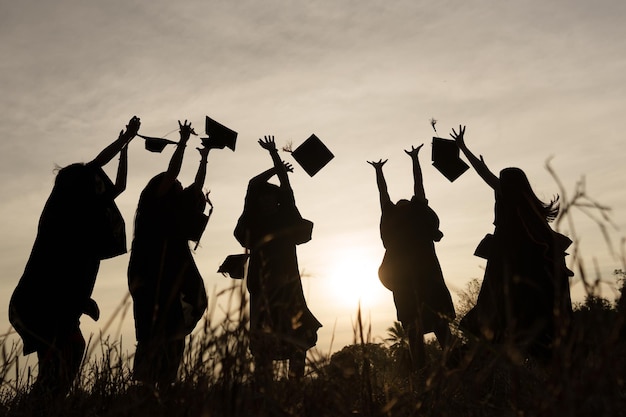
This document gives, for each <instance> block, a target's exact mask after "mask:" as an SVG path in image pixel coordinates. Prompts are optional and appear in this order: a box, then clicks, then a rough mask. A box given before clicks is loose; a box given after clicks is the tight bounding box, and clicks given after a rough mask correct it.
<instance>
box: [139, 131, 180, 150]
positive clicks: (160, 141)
mask: <svg viewBox="0 0 626 417" xmlns="http://www.w3.org/2000/svg"><path fill="white" fill-rule="evenodd" d="M137 136H139V137H140V138H143V139H145V140H146V149H147V150H149V151H150V152H159V153H160V152H162V151H163V149H165V147H166V146H167V145H170V144H172V145H176V144H177V143H178V142H174V141H173V140H169V139H164V138H153V137H151V136H143V135H140V134H137Z"/></svg>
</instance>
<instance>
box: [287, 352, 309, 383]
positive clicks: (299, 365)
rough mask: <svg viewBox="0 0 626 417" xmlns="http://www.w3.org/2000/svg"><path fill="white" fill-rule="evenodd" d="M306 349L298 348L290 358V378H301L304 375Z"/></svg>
mask: <svg viewBox="0 0 626 417" xmlns="http://www.w3.org/2000/svg"><path fill="white" fill-rule="evenodd" d="M305 363H306V351H304V350H300V349H298V350H296V351H295V352H294V353H293V355H292V356H291V358H289V379H293V380H296V381H297V380H300V379H301V378H302V377H303V376H304V367H305Z"/></svg>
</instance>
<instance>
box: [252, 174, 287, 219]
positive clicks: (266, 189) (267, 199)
mask: <svg viewBox="0 0 626 417" xmlns="http://www.w3.org/2000/svg"><path fill="white" fill-rule="evenodd" d="M279 194H280V187H278V186H277V185H275V184H271V183H269V182H264V183H261V184H258V185H255V186H254V187H253V188H252V189H250V190H249V192H248V196H247V198H246V204H247V205H249V206H248V209H250V210H252V211H253V212H256V213H257V214H259V215H262V216H269V215H272V214H275V213H276V212H277V211H278V209H279V207H280V196H279Z"/></svg>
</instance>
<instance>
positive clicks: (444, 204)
mask: <svg viewBox="0 0 626 417" xmlns="http://www.w3.org/2000/svg"><path fill="white" fill-rule="evenodd" d="M625 15H626V3H624V2H622V1H619V0H600V1H597V2H587V1H582V0H574V1H565V0H556V1H552V2H544V1H538V0H520V1H516V2H503V1H487V0H468V1H463V2H460V1H445V0H444V1H438V2H424V1H416V0H410V1H403V0H399V1H393V2H382V1H372V0H359V1H350V0H346V1H343V0H340V1H337V0H333V1H330V0H321V1H316V0H309V1H306V2H297V1H287V0H266V1H263V2H256V1H214V0H211V1H187V0H182V1H178V2H170V1H164V0H155V1H152V2H150V3H148V2H140V1H131V0H124V1H120V0H112V1H107V2H97V1H93V0H92V1H72V0H59V1H55V2H39V1H33V0H22V1H20V2H9V1H3V2H2V3H0V39H1V41H0V54H1V55H2V57H3V58H2V60H1V61H0V86H1V89H0V91H1V92H2V98H1V99H0V137H1V138H2V140H1V141H0V194H1V195H2V196H3V198H2V199H1V200H0V224H1V230H2V234H1V235H0V271H2V275H1V276H0V331H2V332H3V331H4V330H7V331H8V330H9V329H10V325H9V323H8V319H7V307H8V302H9V299H10V295H11V293H12V291H13V289H14V288H15V286H16V284H17V282H18V280H19V278H20V276H21V274H22V272H23V269H24V266H25V264H26V260H27V259H28V256H29V253H30V250H31V247H32V243H33V241H34V238H35V235H36V228H37V222H38V219H39V215H40V213H41V210H42V208H43V205H44V203H45V201H46V199H47V197H48V195H49V193H50V190H51V189H52V184H53V181H54V169H55V167H56V166H65V165H68V164H70V163H73V162H79V161H82V162H86V161H89V160H91V159H92V158H94V157H95V156H96V155H97V154H98V152H99V151H100V150H101V149H103V148H104V147H105V146H106V145H108V144H109V143H110V142H111V141H113V140H114V139H115V138H116V137H117V135H118V133H119V131H120V130H121V129H123V128H124V126H125V125H126V123H127V122H128V120H129V119H130V118H131V117H132V116H133V115H137V116H138V117H140V118H141V129H140V133H141V134H144V135H149V136H163V135H166V137H167V138H169V139H173V140H176V139H177V133H176V129H177V127H178V123H177V120H181V121H183V120H185V119H186V120H189V121H191V122H192V124H193V126H195V127H196V129H197V130H198V131H200V130H202V127H203V125H204V117H205V115H209V116H211V117H212V118H214V119H216V120H218V121H220V122H222V123H223V124H225V125H227V126H229V127H230V128H232V129H234V130H236V131H237V132H238V134H239V136H238V139H237V147H236V151H235V152H231V151H230V150H228V149H225V150H219V151H212V152H211V154H210V155H209V164H208V171H207V180H206V188H207V189H208V190H210V191H211V199H212V201H213V203H214V205H215V210H214V213H213V216H212V217H211V220H210V222H209V224H208V226H207V229H206V231H205V233H204V236H203V238H202V241H201V244H200V247H199V248H198V249H197V250H196V252H195V255H194V256H195V260H196V263H197V264H198V267H199V269H200V271H201V273H202V276H203V278H204V281H205V286H206V288H207V291H208V293H209V297H210V303H211V307H212V308H213V309H214V310H215V311H217V312H218V313H217V314H219V312H220V311H221V309H224V308H225V306H226V305H227V303H226V301H224V300H223V298H224V297H221V298H220V297H219V296H215V295H214V294H216V293H218V292H219V291H221V290H223V289H225V288H229V287H230V286H232V285H238V284H240V281H234V280H231V279H230V278H227V277H224V276H222V275H221V274H219V273H217V272H216V271H217V268H218V267H219V265H220V264H221V262H222V260H223V259H224V258H225V257H226V256H227V255H229V254H234V253H241V252H242V251H243V250H242V248H241V247H240V246H239V244H238V243H237V241H236V240H235V239H234V237H233V234H232V232H233V229H234V226H235V224H236V221H237V218H238V217H239V215H240V213H241V210H242V208H243V199H244V196H245V191H246V187H247V182H248V180H249V179H250V178H252V177H253V176H255V175H256V174H258V173H260V172H262V171H264V170H265V169H267V168H269V167H270V166H271V160H270V157H269V155H268V154H267V152H266V151H264V150H263V149H261V148H260V146H259V145H258V143H257V140H258V139H259V138H261V137H263V136H264V135H274V136H275V138H276V142H277V144H278V145H279V146H287V145H289V144H291V145H293V146H294V147H295V146H297V145H299V144H300V143H302V142H303V141H304V140H305V139H306V138H308V137H309V136H310V135H311V134H313V133H315V134H316V135H317V136H318V137H319V138H320V139H321V140H322V141H323V142H324V143H325V144H326V145H327V146H328V147H329V148H330V150H331V151H332V152H333V153H334V155H335V158H334V159H333V160H332V161H331V162H330V163H329V164H328V165H327V166H326V167H325V168H323V169H322V170H321V171H320V172H319V173H318V174H317V175H315V176H314V177H309V176H308V175H307V174H306V173H305V172H304V171H303V170H302V169H301V168H300V167H299V166H297V164H296V163H295V162H294V161H293V159H292V158H291V155H289V154H288V153H281V157H282V158H284V159H285V161H288V162H291V163H293V164H294V165H295V172H294V173H293V174H290V175H291V182H292V186H293V189H294V192H295V196H296V201H297V205H298V207H299V209H300V212H301V213H302V215H303V216H304V217H305V218H307V219H310V220H311V221H313V222H314V223H315V227H314V232H313V239H312V240H311V242H309V243H307V244H304V245H301V246H299V247H298V259H299V264H300V267H301V269H302V271H303V278H302V281H303V287H304V290H305V296H306V298H307V302H308V305H309V308H310V309H311V311H312V312H313V313H314V314H315V315H316V316H317V317H318V319H319V320H320V321H321V322H322V323H323V325H324V327H323V328H321V329H320V332H319V342H318V346H317V347H318V349H319V351H320V352H326V353H328V352H330V351H334V350H337V349H340V348H341V347H342V346H344V345H346V344H349V343H351V342H352V339H353V334H354V333H353V324H354V322H355V320H356V312H357V308H358V305H359V303H360V305H361V309H362V312H363V316H364V321H365V322H366V323H367V325H368V326H371V335H372V340H373V341H375V342H381V341H382V340H383V339H384V338H385V337H386V329H387V328H388V327H390V326H391V325H392V324H393V321H394V320H395V318H396V316H395V308H394V305H393V300H392V295H391V292H389V291H387V290H386V289H385V288H384V287H383V286H382V285H381V284H380V282H379V281H378V277H377V268H378V266H379V264H380V261H381V260H382V256H383V253H384V248H383V247H382V243H381V241H380V236H379V229H378V226H379V219H380V207H379V201H378V192H377V188H376V182H375V174H374V170H373V168H372V167H371V166H370V165H368V164H367V162H366V161H368V160H370V161H371V160H378V159H388V162H387V164H386V165H385V167H384V169H385V176H386V179H387V183H388V185H389V192H390V195H391V198H392V200H394V201H396V200H398V199H400V198H410V197H411V194H412V189H413V188H412V187H413V185H412V174H411V160H410V158H409V157H408V156H406V154H405V153H404V152H403V150H404V149H410V148H411V146H417V145H419V144H421V143H424V144H425V145H424V148H423V149H422V152H421V154H420V156H421V162H422V169H423V175H424V187H425V189H426V195H427V198H428V199H429V204H430V205H431V207H432V208H433V209H434V210H435V211H436V212H437V214H438V215H439V218H440V220H441V230H442V232H443V233H444V238H443V239H442V241H441V242H439V243H437V244H436V250H437V254H438V257H439V260H440V262H441V265H442V269H443V273H444V277H445V280H446V283H447V285H448V288H449V289H450V292H451V293H452V295H453V298H454V300H455V302H456V301H457V298H456V294H457V292H458V291H460V290H463V289H464V288H465V286H466V285H467V283H468V281H469V280H470V279H472V278H482V274H483V268H484V261H483V260H481V259H479V258H477V257H475V256H473V252H474V249H475V247H476V245H477V244H478V242H479V241H480V240H481V238H482V237H483V236H484V235H485V234H486V233H489V232H491V231H492V229H493V224H492V222H493V194H492V192H491V191H490V189H489V187H488V186H487V185H486V184H484V183H483V182H482V180H481V179H480V178H479V177H478V175H477V174H476V173H475V172H474V171H472V170H470V171H467V172H466V173H465V174H464V175H463V176H461V177H460V178H459V179H458V180H456V181H455V182H452V183H451V182H449V181H448V180H447V179H445V178H444V177H443V176H442V175H441V174H440V173H439V172H438V171H437V170H436V169H435V168H434V167H432V165H431V164H430V143H431V138H432V137H433V136H435V135H437V136H442V137H449V133H450V131H451V129H452V128H456V127H458V126H459V124H463V125H466V126H467V131H466V142H467V145H468V146H469V148H470V149H471V150H473V151H474V152H475V153H476V154H482V155H483V156H484V158H485V161H486V163H487V164H488V166H489V167H490V168H491V170H492V171H493V172H496V173H497V172H499V170H500V169H502V168H505V167H508V166H518V167H520V168H522V169H523V170H524V171H525V172H526V173H527V175H528V177H529V179H530V181H531V184H532V186H533V188H534V190H535V191H536V193H537V194H538V196H539V197H540V198H542V199H544V200H549V199H551V198H552V197H553V196H554V195H555V194H557V193H558V192H559V188H558V186H557V183H556V182H555V180H554V178H553V177H552V176H551V175H550V173H549V172H548V171H547V170H546V162H547V161H548V160H550V165H551V166H552V167H553V168H554V171H555V172H556V173H557V175H558V177H559V179H560V181H562V183H563V186H564V188H565V190H566V192H567V196H571V195H572V194H573V193H574V189H575V186H576V184H577V182H579V181H584V183H585V186H586V188H585V190H586V192H587V194H588V195H589V196H591V197H592V198H593V199H594V200H595V201H597V202H599V203H601V204H602V205H604V206H607V207H609V208H610V209H611V210H610V220H611V221H612V225H613V226H614V227H613V226H611V227H609V228H608V229H607V230H608V234H609V236H610V238H611V245H610V247H612V248H614V249H615V248H616V252H617V254H616V255H614V256H611V252H610V250H609V245H608V244H607V242H606V241H605V239H604V237H603V235H602V233H600V229H599V228H598V226H597V224H596V223H595V222H594V220H593V219H591V218H589V217H588V216H586V215H585V214H584V213H576V214H575V225H576V226H575V227H576V234H577V236H578V237H579V238H580V244H579V248H580V252H581V254H582V256H583V258H584V260H585V265H586V266H587V268H588V270H589V272H591V273H590V275H591V276H593V277H596V276H599V277H600V278H601V279H602V280H604V281H606V282H607V283H608V284H611V283H614V281H615V279H614V276H613V274H612V272H613V270H614V269H617V268H624V263H623V261H621V260H620V259H623V257H621V256H620V255H619V253H620V251H621V248H622V246H623V245H622V244H621V239H622V235H623V231H624V227H626V193H625V192H624V178H626V164H624V153H623V150H622V149H623V142H624V139H623V134H622V132H623V117H624V115H625V114H626V82H625V81H626V80H625V77H626V54H624V51H626V26H624V25H623V17H624V16H625ZM431 118H435V119H436V120H437V121H438V122H437V124H436V128H437V133H435V132H434V131H433V129H432V127H431V125H430V122H429V121H430V119H431ZM192 140H193V139H192ZM196 140H197V139H196ZM197 141H198V145H199V140H197ZM193 148H194V147H193V146H189V147H188V149H187V151H186V155H185V160H184V166H183V170H182V172H181V175H180V176H179V179H180V180H181V182H182V183H183V184H184V185H188V184H190V183H191V182H192V181H193V178H194V174H195V171H196V169H197V164H198V161H199V155H198V154H197V152H196V151H195V150H194V149H193ZM172 151H173V148H172V147H168V148H166V150H165V151H164V152H163V153H162V154H155V153H149V152H147V151H146V150H145V149H144V148H143V143H142V140H141V139H135V140H134V141H133V142H132V143H131V144H130V148H129V177H128V186H127V189H126V191H125V192H124V194H122V195H121V196H120V197H118V199H117V204H118V206H119V207H120V210H121V211H122V214H123V215H124V218H125V220H126V227H127V235H128V240H129V242H128V243H129V246H130V239H131V238H132V226H133V217H134V211H135V209H136V205H137V201H138V198H139V194H140V192H141V190H142V188H143V187H144V186H145V184H146V183H147V182H148V180H149V179H150V178H151V177H152V176H154V175H155V174H157V173H159V172H162V171H164V170H165V169H166V167H167V164H168V161H169V158H170V156H171V152H172ZM105 170H106V171H107V172H108V173H109V175H110V176H111V177H114V175H115V170H116V160H113V161H112V162H111V163H110V164H109V165H107V166H106V167H105ZM561 197H562V198H563V197H566V196H561ZM591 212H592V213H593V210H591ZM596 215H597V212H596ZM561 231H562V232H564V233H565V234H570V235H571V232H572V231H571V230H569V226H568V225H567V223H563V228H562V230H561ZM127 265H128V255H123V256H119V257H117V258H115V259H112V260H106V261H103V262H102V264H101V267H100V273H99V275H98V280H97V283H96V288H95V290H94V295H93V296H94V298H95V299H96V301H97V302H98V303H99V305H100V309H101V311H102V317H101V319H100V321H99V322H97V323H95V322H93V321H91V319H89V318H87V317H85V318H83V319H82V325H81V327H82V329H83V332H84V333H86V334H90V333H94V334H98V333H99V332H100V331H103V326H104V324H105V323H107V322H108V321H111V320H115V318H114V319H112V317H114V312H115V311H116V307H118V306H119V305H120V303H121V302H122V300H124V298H125V297H126V296H127V294H128V289H127V284H126V268H127ZM594 265H597V268H596V267H594ZM596 270H597V271H596ZM613 286H614V285H613ZM603 291H604V292H603V295H605V296H607V297H609V298H611V297H614V295H615V294H614V292H613V291H612V290H611V285H607V286H605V288H604V290H603ZM572 293H573V294H574V298H575V300H581V299H582V297H583V294H584V292H583V290H582V285H581V283H580V274H578V276H577V277H574V279H573V280H572ZM116 317H119V315H118V316H116ZM113 328H114V329H118V328H119V329H121V330H120V333H116V331H113V330H111V329H113ZM104 331H105V333H106V332H113V334H114V335H115V337H119V335H120V334H121V336H122V337H123V339H124V340H125V346H126V347H127V348H128V349H129V350H130V351H132V350H133V345H134V334H133V323H132V317H131V316H129V315H127V316H125V318H124V319H123V320H122V321H121V322H120V323H117V324H115V325H114V326H112V327H111V328H108V329H104Z"/></svg>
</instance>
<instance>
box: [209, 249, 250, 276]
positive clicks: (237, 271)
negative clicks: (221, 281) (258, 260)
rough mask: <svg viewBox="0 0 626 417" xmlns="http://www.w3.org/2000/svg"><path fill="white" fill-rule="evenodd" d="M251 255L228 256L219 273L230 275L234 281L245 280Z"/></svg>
mask: <svg viewBox="0 0 626 417" xmlns="http://www.w3.org/2000/svg"><path fill="white" fill-rule="evenodd" d="M249 257H250V255H248V254H247V253H242V254H238V255H228V256H227V257H226V259H224V262H222V265H220V267H219V269H218V270H217V272H221V273H222V274H224V275H226V274H228V275H230V277H231V278H234V279H243V276H244V270H245V266H246V262H247V261H248V258H249Z"/></svg>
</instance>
